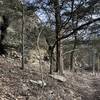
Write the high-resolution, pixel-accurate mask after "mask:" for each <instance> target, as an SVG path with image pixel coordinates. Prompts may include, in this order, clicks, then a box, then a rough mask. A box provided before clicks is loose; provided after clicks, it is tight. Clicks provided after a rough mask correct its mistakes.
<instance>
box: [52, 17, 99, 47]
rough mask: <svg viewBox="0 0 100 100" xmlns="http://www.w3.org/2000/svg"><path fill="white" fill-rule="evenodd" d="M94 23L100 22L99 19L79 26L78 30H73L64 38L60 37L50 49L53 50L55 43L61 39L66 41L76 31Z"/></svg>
mask: <svg viewBox="0 0 100 100" xmlns="http://www.w3.org/2000/svg"><path fill="white" fill-rule="evenodd" d="M96 21H100V18H97V19H93V20H91V21H89V22H87V23H85V24H83V25H81V26H79V27H78V28H76V29H74V30H73V31H72V32H71V33H69V34H66V35H64V36H62V37H60V38H58V40H56V41H55V43H54V45H53V46H52V49H54V48H55V45H56V43H57V42H58V41H60V40H63V39H66V38H68V37H70V36H72V35H73V34H74V33H76V32H77V31H79V30H81V29H82V28H83V27H85V26H88V25H90V24H92V23H94V22H96Z"/></svg>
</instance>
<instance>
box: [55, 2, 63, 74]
mask: <svg viewBox="0 0 100 100" xmlns="http://www.w3.org/2000/svg"><path fill="white" fill-rule="evenodd" d="M54 9H55V19H56V40H58V38H59V37H61V35H62V34H61V33H60V30H61V16H60V5H59V0H54ZM61 45H62V44H61V41H57V45H56V72H58V71H59V72H60V73H61V74H63V58H62V50H61V49H62V47H61Z"/></svg>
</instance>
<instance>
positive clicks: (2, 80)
mask: <svg viewBox="0 0 100 100" xmlns="http://www.w3.org/2000/svg"><path fill="white" fill-rule="evenodd" d="M25 66H26V67H25V69H24V70H20V64H19V63H18V62H17V61H16V60H11V59H6V58H0V100H100V78H99V76H100V75H98V76H93V75H89V74H75V73H74V74H73V73H69V72H66V73H67V74H66V80H67V81H66V82H59V81H57V80H55V79H52V78H50V77H49V76H48V74H44V81H45V82H46V83H47V86H46V87H44V89H42V88H41V87H40V86H38V85H36V84H31V83H30V80H41V74H40V73H37V72H35V70H33V69H30V68H31V67H29V69H28V65H25Z"/></svg>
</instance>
